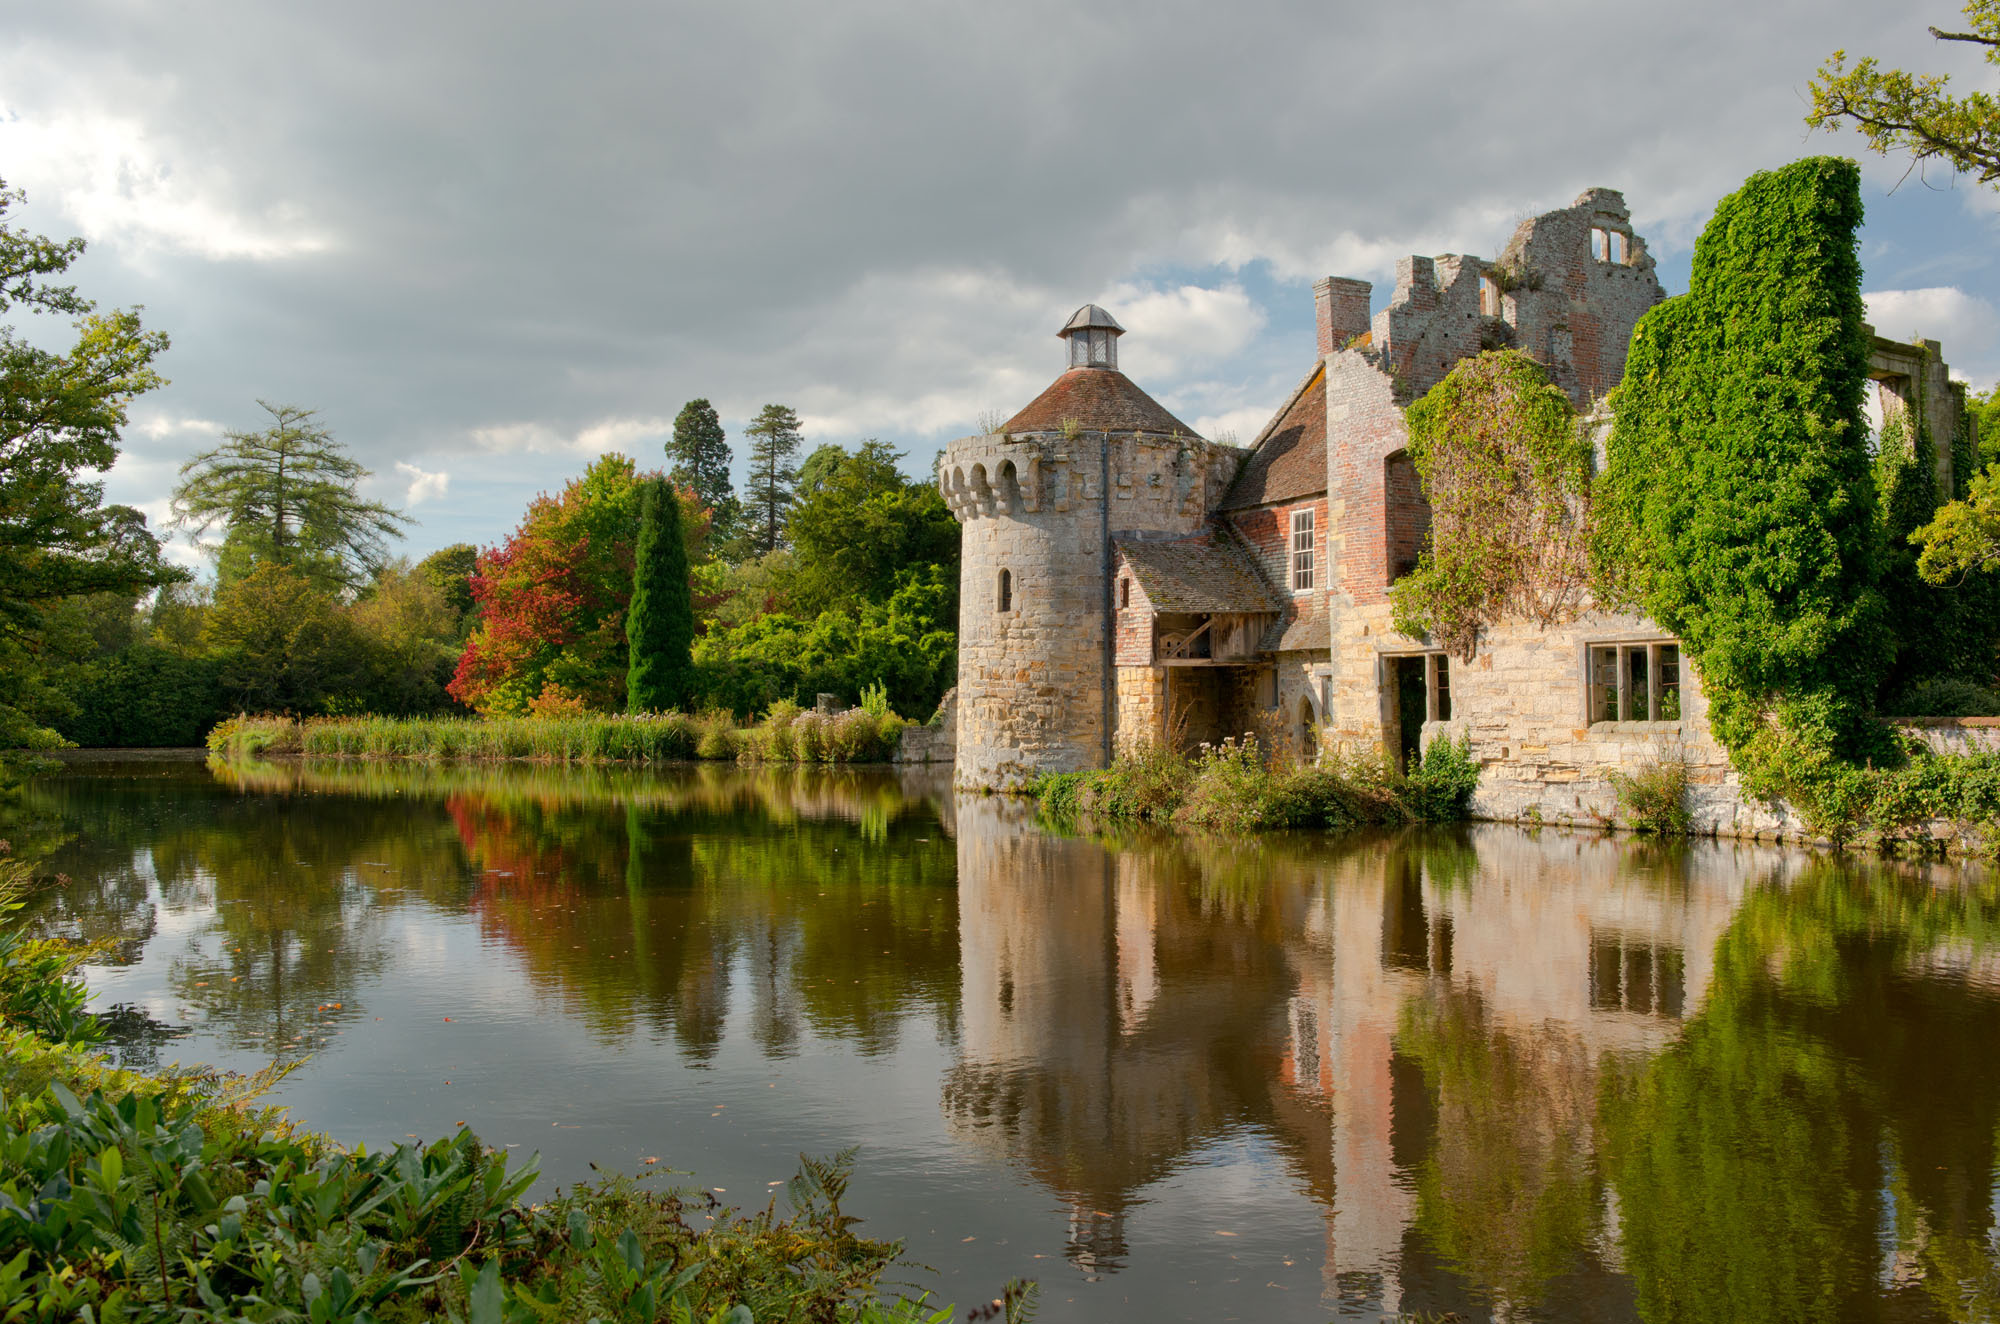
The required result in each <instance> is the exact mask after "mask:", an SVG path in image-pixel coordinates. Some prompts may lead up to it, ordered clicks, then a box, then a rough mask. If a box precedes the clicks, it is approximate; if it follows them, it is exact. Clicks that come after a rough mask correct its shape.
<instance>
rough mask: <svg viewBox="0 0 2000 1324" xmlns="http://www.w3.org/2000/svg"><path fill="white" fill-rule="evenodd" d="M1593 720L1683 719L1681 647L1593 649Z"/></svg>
mask: <svg viewBox="0 0 2000 1324" xmlns="http://www.w3.org/2000/svg"><path fill="white" fill-rule="evenodd" d="M1587 658H1588V661H1587V663H1586V666H1587V667H1588V668H1589V675H1588V678H1587V679H1588V682H1589V691H1590V694H1589V700H1588V702H1589V705H1590V721H1591V724H1592V725H1593V726H1594V725H1596V724H1597V723H1599V722H1678V721H1680V720H1681V647H1680V645H1679V644H1678V643H1676V642H1674V641H1673V640H1671V639H1649V640H1646V641H1644V642H1641V643H1629V644H1592V645H1590V648H1589V651H1588V653H1587Z"/></svg>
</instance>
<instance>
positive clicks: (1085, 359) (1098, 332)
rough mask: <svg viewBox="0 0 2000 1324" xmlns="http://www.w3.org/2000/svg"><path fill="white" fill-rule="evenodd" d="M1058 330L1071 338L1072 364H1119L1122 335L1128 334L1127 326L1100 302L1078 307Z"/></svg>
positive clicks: (1079, 366) (1065, 336)
mask: <svg viewBox="0 0 2000 1324" xmlns="http://www.w3.org/2000/svg"><path fill="white" fill-rule="evenodd" d="M1056 334H1057V335H1058V336H1061V337H1062V338H1063V339H1064V340H1067V341H1068V342H1069V366H1070V367H1072V368H1112V369H1116V368H1117V367H1118V337H1120V336H1122V335H1124V334H1125V328H1124V327H1122V326H1120V325H1118V320H1117V319H1116V318H1114V317H1113V316H1112V315H1111V314H1110V313H1107V312H1105V311H1104V310H1103V309H1102V308H1099V307H1098V306H1097V305H1096V304H1094V303H1087V304H1085V305H1084V306H1083V307H1081V308H1079V309H1077V310H1076V313H1075V315H1074V316H1072V317H1071V318H1070V319H1069V321H1068V322H1067V323H1065V324H1064V325H1063V329H1062V330H1060V331H1058V332H1056Z"/></svg>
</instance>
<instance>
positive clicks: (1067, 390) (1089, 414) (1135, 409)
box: [1000, 368, 1197, 437]
mask: <svg viewBox="0 0 2000 1324" xmlns="http://www.w3.org/2000/svg"><path fill="white" fill-rule="evenodd" d="M1069 420H1074V421H1075V423H1076V426H1077V427H1080V428H1082V429H1083V430H1084V431H1086V432H1158V433H1162V434H1166V435H1171V434H1173V433H1176V432H1178V433H1180V434H1181V435H1182V436H1184V437H1193V436H1196V435H1197V434H1196V432H1195V430H1194V429H1193V428H1191V427H1189V426H1188V425H1187V424H1185V423H1183V422H1181V421H1180V420H1179V419H1178V418H1175V417H1174V416H1173V415H1172V414H1169V413H1168V412H1167V411H1166V410H1165V409H1163V408H1162V407H1161V406H1160V402H1159V401H1157V400H1155V399H1153V397H1152V396H1150V395H1147V394H1146V393H1145V392H1144V391H1142V390H1140V389H1139V387H1138V386H1137V385H1136V384H1135V383H1134V382H1133V381H1132V379H1131V378H1130V377H1127V376H1126V375H1125V374H1124V373H1122V372H1120V371H1118V370H1117V369H1116V368H1071V369H1070V370H1069V371H1068V372H1066V373H1064V374H1063V375H1062V376H1060V377H1058V378H1056V379H1055V381H1053V382H1051V383H1050V384H1049V389H1048V390H1046V391H1043V392H1042V393H1041V394H1040V395H1038V396H1036V397H1035V399H1034V403H1032V404H1030V405H1029V406H1028V407H1027V408H1026V409H1023V410H1022V411H1021V412H1020V413H1018V414H1016V415H1014V417H1012V418H1010V419H1008V420H1007V422H1006V423H1005V424H1004V425H1003V426H1002V427H1001V429H1000V430H1001V431H1002V432H1059V431H1061V430H1062V427H1063V424H1064V423H1065V422H1066V421H1069Z"/></svg>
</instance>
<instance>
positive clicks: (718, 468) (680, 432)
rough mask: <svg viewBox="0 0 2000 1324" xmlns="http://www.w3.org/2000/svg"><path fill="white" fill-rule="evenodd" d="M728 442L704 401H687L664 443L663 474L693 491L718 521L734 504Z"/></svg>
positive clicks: (719, 422) (734, 494) (678, 484)
mask: <svg viewBox="0 0 2000 1324" xmlns="http://www.w3.org/2000/svg"><path fill="white" fill-rule="evenodd" d="M730 458H731V456H730V453H729V441H728V439H727V438H726V437H725V436H724V434H723V431H722V420H721V419H720V418H718V417H717V416H716V413H715V406H714V405H712V404H710V403H709V402H708V401H707V400H690V401H688V402H687V404H685V405H683V406H682V407H681V412H680V413H679V415H677V416H676V417H675V419H674V436H673V440H671V441H669V442H668V443H667V462H668V466H669V467H668V469H667V477H668V478H669V479H671V480H672V481H673V483H674V484H675V486H677V487H685V488H687V489H688V490H689V491H691V492H693V493H694V496H695V500H697V501H699V502H701V504H702V505H704V506H706V507H708V509H709V510H710V512H712V513H713V515H714V516H715V518H716V519H717V521H718V522H720V521H722V520H723V519H724V517H725V516H726V515H727V514H728V512H729V511H730V510H731V509H732V508H734V506H735V505H736V489H735V487H734V486H732V485H731V483H730V481H729V461H730Z"/></svg>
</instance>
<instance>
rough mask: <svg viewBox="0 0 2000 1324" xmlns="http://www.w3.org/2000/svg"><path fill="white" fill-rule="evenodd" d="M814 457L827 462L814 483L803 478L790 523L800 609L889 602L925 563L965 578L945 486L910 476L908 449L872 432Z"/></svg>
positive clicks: (795, 599)
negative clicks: (904, 466) (905, 460)
mask: <svg viewBox="0 0 2000 1324" xmlns="http://www.w3.org/2000/svg"><path fill="white" fill-rule="evenodd" d="M828 451H831V452H832V453H831V455H828V454H826V452H828ZM813 459H814V460H823V462H822V463H820V464H819V465H818V466H817V467H818V469H819V472H818V473H817V474H816V475H815V477H814V481H813V482H812V483H811V484H810V485H808V484H807V483H806V482H805V481H804V479H803V477H802V478H801V481H800V488H799V497H798V500H797V501H796V502H795V503H794V504H793V506H792V511H791V515H790V516H789V517H788V519H787V521H786V529H787V536H788V537H789V539H790V541H791V545H792V575H791V583H790V585H789V593H788V597H789V605H790V607H791V609H792V610H793V611H796V612H798V613H800V614H803V615H813V614H816V613H818V612H821V611H825V610H826V609H828V608H830V607H834V606H838V605H843V604H854V603H857V602H861V601H868V602H883V601H886V600H887V599H888V597H889V595H890V594H891V593H893V592H895V589H896V585H897V582H898V581H899V580H900V579H901V578H902V576H903V574H904V572H905V571H908V570H913V569H918V568H921V567H924V566H932V565H936V566H942V567H944V568H945V569H946V570H948V571H950V572H951V573H950V575H949V578H951V580H952V581H953V582H956V581H957V573H956V572H957V567H958V542H959V531H958V522H957V521H956V520H954V519H953V518H952V517H951V511H950V510H949V509H947V508H946V506H945V504H944V498H943V497H941V496H939V495H938V491H937V488H935V487H934V486H932V485H931V484H929V483H912V482H910V481H908V480H907V479H905V478H904V477H903V473H902V470H901V468H900V467H899V465H898V462H899V461H900V460H901V459H902V456H901V455H899V454H897V453H896V452H895V451H894V450H892V449H891V448H890V447H889V446H887V445H885V444H884V443H882V442H880V441H876V440H874V439H873V438H870V439H869V440H867V441H864V442H862V443H861V446H860V448H859V449H857V450H855V451H852V452H849V451H844V450H841V449H839V448H837V447H821V448H820V450H818V451H815V452H814V453H813Z"/></svg>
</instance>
